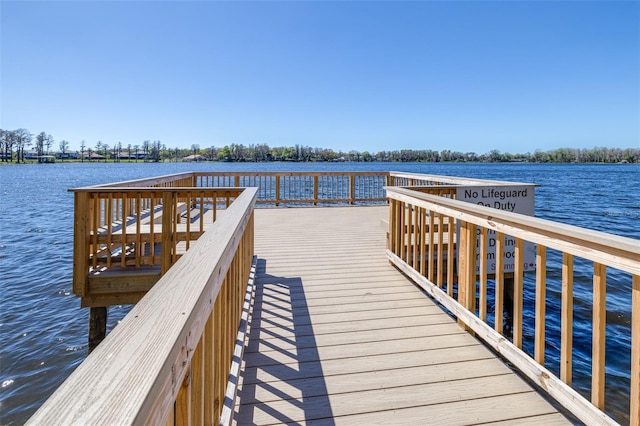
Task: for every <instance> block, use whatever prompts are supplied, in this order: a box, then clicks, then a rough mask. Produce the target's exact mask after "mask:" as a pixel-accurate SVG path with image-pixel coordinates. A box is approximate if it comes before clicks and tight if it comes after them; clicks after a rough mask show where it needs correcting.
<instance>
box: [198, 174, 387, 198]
mask: <svg viewBox="0 0 640 426" xmlns="http://www.w3.org/2000/svg"><path fill="white" fill-rule="evenodd" d="M388 177H389V173H388V172H255V173H247V172H194V179H195V183H194V185H195V186H202V187H209V186H215V187H226V186H232V187H256V188H258V200H257V203H258V204H270V205H275V206H280V205H296V204H299V205H311V204H312V205H322V204H328V203H329V204H336V203H348V204H356V203H369V204H370V203H386V202H387V199H386V194H385V191H384V187H385V186H386V185H388V184H389V182H388Z"/></svg>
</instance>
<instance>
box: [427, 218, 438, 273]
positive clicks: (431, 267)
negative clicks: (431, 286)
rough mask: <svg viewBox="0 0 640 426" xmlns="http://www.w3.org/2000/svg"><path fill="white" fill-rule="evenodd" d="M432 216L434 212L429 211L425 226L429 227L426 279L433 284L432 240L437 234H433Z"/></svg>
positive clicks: (433, 245) (433, 259) (433, 246)
mask: <svg viewBox="0 0 640 426" xmlns="http://www.w3.org/2000/svg"><path fill="white" fill-rule="evenodd" d="M433 215H434V212H433V211H432V210H429V224H428V225H427V226H428V227H429V247H428V248H427V252H428V253H429V260H428V266H427V270H428V272H427V274H428V279H429V281H431V282H433V281H434V276H435V274H434V272H435V271H434V269H435V256H434V253H433V252H434V250H435V244H434V243H435V241H434V239H435V238H436V237H437V235H438V234H437V233H436V232H435V229H434V224H435V222H434V220H433Z"/></svg>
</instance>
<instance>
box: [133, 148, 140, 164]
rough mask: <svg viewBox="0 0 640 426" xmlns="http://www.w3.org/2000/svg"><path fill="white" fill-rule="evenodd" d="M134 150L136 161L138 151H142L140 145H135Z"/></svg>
mask: <svg viewBox="0 0 640 426" xmlns="http://www.w3.org/2000/svg"><path fill="white" fill-rule="evenodd" d="M133 150H134V151H135V153H136V163H137V162H138V151H140V145H134V146H133Z"/></svg>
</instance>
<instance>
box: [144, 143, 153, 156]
mask: <svg viewBox="0 0 640 426" xmlns="http://www.w3.org/2000/svg"><path fill="white" fill-rule="evenodd" d="M150 144H151V142H149V141H148V140H146V141H144V142H142V151H143V152H144V156H145V157H146V156H147V155H149V145H150Z"/></svg>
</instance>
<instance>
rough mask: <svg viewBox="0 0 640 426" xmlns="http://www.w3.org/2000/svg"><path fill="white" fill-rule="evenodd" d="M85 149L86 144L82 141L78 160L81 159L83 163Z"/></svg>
mask: <svg viewBox="0 0 640 426" xmlns="http://www.w3.org/2000/svg"><path fill="white" fill-rule="evenodd" d="M86 147H87V143H86V142H85V141H84V139H82V142H80V158H81V160H80V161H81V162H83V163H84V149H85V148H86Z"/></svg>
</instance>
